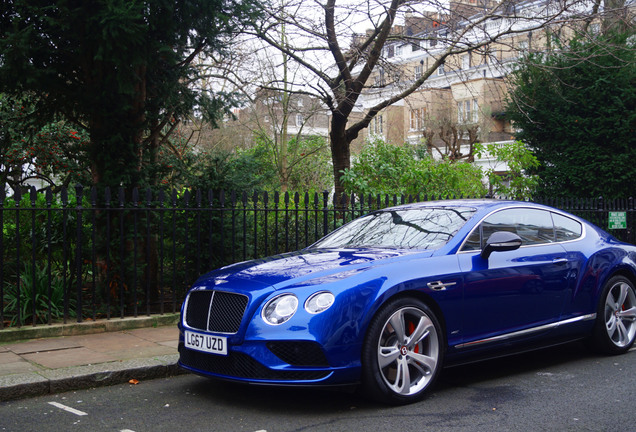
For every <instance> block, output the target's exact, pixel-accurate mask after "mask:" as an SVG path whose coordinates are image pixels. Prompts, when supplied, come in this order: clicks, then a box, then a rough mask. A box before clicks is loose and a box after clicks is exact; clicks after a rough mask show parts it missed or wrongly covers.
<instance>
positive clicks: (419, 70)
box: [413, 65, 422, 80]
mask: <svg viewBox="0 0 636 432" xmlns="http://www.w3.org/2000/svg"><path fill="white" fill-rule="evenodd" d="M421 77H422V65H417V66H415V69H414V71H413V78H414V79H416V80H417V79H420V78H421Z"/></svg>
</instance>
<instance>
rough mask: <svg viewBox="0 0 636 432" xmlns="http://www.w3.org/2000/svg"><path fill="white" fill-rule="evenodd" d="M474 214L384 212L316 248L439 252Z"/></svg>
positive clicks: (426, 210) (350, 226)
mask: <svg viewBox="0 0 636 432" xmlns="http://www.w3.org/2000/svg"><path fill="white" fill-rule="evenodd" d="M474 212H475V209H472V208H466V207H457V208H430V207H424V208H411V209H399V210H381V211H378V212H375V213H371V214H369V215H366V216H363V217H361V218H359V219H356V220H354V221H352V222H350V223H348V224H346V225H344V226H343V227H341V228H340V229H338V230H336V231H334V232H333V233H331V234H329V235H328V236H326V237H325V238H323V239H322V240H319V241H318V242H317V243H315V244H314V245H313V248H320V249H341V248H364V247H380V248H396V249H436V248H438V247H440V246H442V245H444V244H446V243H447V242H448V241H449V240H450V239H451V238H452V237H453V236H454V235H455V233H456V232H457V230H459V229H460V228H461V227H462V226H463V225H464V223H466V221H467V220H468V219H469V218H470V217H471V216H472V215H473V213H474Z"/></svg>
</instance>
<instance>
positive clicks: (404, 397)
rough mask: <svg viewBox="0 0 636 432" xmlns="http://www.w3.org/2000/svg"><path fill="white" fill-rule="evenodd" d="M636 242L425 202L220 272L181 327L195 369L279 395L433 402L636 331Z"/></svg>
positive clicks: (532, 210) (533, 211)
mask: <svg viewBox="0 0 636 432" xmlns="http://www.w3.org/2000/svg"><path fill="white" fill-rule="evenodd" d="M635 284H636V247H634V246H632V245H628V244H625V243H621V242H619V241H617V240H616V239H615V238H613V237H612V236H611V235H609V234H607V233H606V232H604V231H602V230H601V229H599V228H598V227H596V226H594V225H592V224H590V223H588V222H586V221H584V220H582V219H579V218H577V217H575V216H573V215H570V214H568V213H565V212H563V211H560V210H557V209H554V208H550V207H546V206H542V205H537V204H532V203H527V202H514V201H497V200H453V201H436V202H427V203H418V204H409V205H403V206H398V207H392V208H387V209H384V210H380V211H376V212H373V213H370V214H368V215H366V216H363V217H360V218H359V219H356V220H354V221H352V222H350V223H348V224H346V225H344V226H343V227H341V228H339V229H338V230H336V231H334V232H333V233H331V234H329V235H327V236H326V237H324V238H323V239H322V240H320V241H318V242H317V243H315V244H314V245H312V246H310V247H308V248H306V249H303V250H300V251H298V252H292V253H287V254H283V255H278V256H273V257H269V258H265V259H259V260H254V261H248V262H243V263H239V264H234V265H230V266H228V267H224V268H221V269H219V270H215V271H212V272H210V273H208V274H206V275H204V276H202V277H201V278H199V280H198V281H197V282H196V283H195V284H194V286H193V288H192V289H191V290H190V291H189V293H188V295H187V298H186V300H185V302H184V304H183V307H182V312H181V321H180V330H181V331H180V333H181V334H180V341H179V352H180V360H179V363H180V365H181V366H182V367H183V368H185V369H187V370H189V371H192V372H195V373H198V374H202V375H205V376H208V377H214V378H220V379H226V380H234V381H240V382H245V383H257V384H273V385H301V386H313V385H324V386H331V385H350V384H355V385H360V386H361V388H362V389H363V390H364V394H365V395H368V396H370V397H372V398H374V399H377V400H380V401H383V402H387V403H392V404H403V403H410V402H414V401H417V400H419V399H421V398H422V397H423V396H424V395H425V394H426V392H427V390H428V389H429V388H430V387H431V386H432V384H433V383H434V381H435V378H436V377H437V376H438V375H439V372H440V369H441V368H442V367H443V366H447V365H452V364H459V363H464V362H471V361H475V360H480V359H484V358H489V357H494V356H501V355H505V354H510V353H514V352H519V351H523V350H528V349H535V348H541V347H545V346H549V345H554V344H558V343H563V342H568V341H573V340H577V339H586V340H588V341H589V342H590V344H591V345H592V346H593V347H594V348H596V349H598V350H600V351H602V352H605V353H608V354H620V353H624V352H626V351H628V350H629V349H630V347H631V346H632V345H633V344H634V339H635V336H636V293H635V290H634V286H635Z"/></svg>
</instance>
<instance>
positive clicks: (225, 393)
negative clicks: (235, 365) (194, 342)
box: [190, 342, 596, 415]
mask: <svg viewBox="0 0 636 432" xmlns="http://www.w3.org/2000/svg"><path fill="white" fill-rule="evenodd" d="M595 356H596V355H595V354H593V353H592V352H591V351H590V350H589V349H588V348H587V347H586V346H585V345H584V344H583V343H582V342H575V343H569V344H565V345H560V346H556V347H551V348H545V349H541V350H537V351H531V352H527V353H523V354H515V355H511V356H507V357H502V358H498V359H492V360H485V361H481V362H476V363H471V364H467V365H462V366H454V367H449V368H446V369H443V370H442V372H441V375H440V377H439V379H438V381H437V383H436V384H435V386H434V388H433V389H432V392H431V393H430V394H429V396H428V397H444V394H445V393H447V392H452V391H454V390H457V389H461V388H466V387H471V386H478V385H480V384H482V383H487V382H489V381H495V380H498V379H501V378H506V377H510V378H514V377H515V376H521V375H524V374H528V373H534V372H536V371H540V370H544V369H549V368H552V367H556V366H559V365H561V364H564V363H570V362H577V361H585V360H586V359H587V360H589V359H590V358H594V357H595ZM190 388H191V391H193V392H195V393H196V394H198V395H199V396H200V397H203V398H206V399H208V400H209V401H210V403H211V404H214V405H217V406H228V407H230V406H234V407H235V406H249V407H250V410H253V411H262V412H267V413H269V414H270V415H271V414H275V413H281V414H286V415H303V414H311V415H316V414H321V413H325V414H327V413H331V414H333V413H334V412H338V411H341V412H342V411H349V410H354V409H355V410H361V411H366V410H373V412H375V413H377V410H378V409H380V410H386V409H392V407H390V406H387V405H383V404H380V403H376V402H373V401H370V400H368V399H366V398H365V397H364V395H363V394H361V393H360V392H357V391H353V390H352V389H347V390H343V389H342V388H334V389H325V388H298V387H274V386H259V385H248V384H237V383H233V382H225V381H217V380H211V379H207V378H203V377H198V380H197V381H195V382H194V383H193V384H192V383H191V387H190ZM425 402H426V399H425V400H424V401H423V403H425Z"/></svg>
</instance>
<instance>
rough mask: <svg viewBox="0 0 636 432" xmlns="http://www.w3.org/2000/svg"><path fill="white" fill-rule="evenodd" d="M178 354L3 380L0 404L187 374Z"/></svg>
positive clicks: (15, 376) (49, 371)
mask: <svg viewBox="0 0 636 432" xmlns="http://www.w3.org/2000/svg"><path fill="white" fill-rule="evenodd" d="M178 359H179V355H178V354H172V355H167V356H158V357H154V358H148V359H134V360H125V361H118V362H110V363H101V364H96V365H87V366H77V367H71V368H63V369H56V370H45V371H38V372H31V373H28V374H16V375H7V376H4V377H0V402H3V401H8V400H14V399H21V398H27V397H34V396H43V395H46V394H53V393H61V392H66V391H70V390H81V389H88V388H93V387H101V386H107V385H114V384H123V383H126V382H129V381H130V380H132V379H135V380H138V381H139V384H143V381H144V380H149V379H154V378H166V377H170V376H175V375H179V374H183V373H187V372H186V371H185V370H183V369H181V368H180V367H179V366H178V365H177V361H178Z"/></svg>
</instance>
